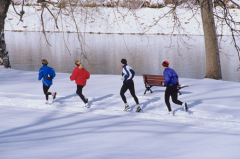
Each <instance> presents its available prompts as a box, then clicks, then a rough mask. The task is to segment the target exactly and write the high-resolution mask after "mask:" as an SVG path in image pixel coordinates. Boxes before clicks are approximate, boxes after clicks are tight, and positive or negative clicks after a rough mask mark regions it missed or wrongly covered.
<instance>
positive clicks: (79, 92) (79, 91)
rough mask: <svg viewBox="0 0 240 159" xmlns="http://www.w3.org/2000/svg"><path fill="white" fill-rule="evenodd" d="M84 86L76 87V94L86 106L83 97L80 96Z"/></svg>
mask: <svg viewBox="0 0 240 159" xmlns="http://www.w3.org/2000/svg"><path fill="white" fill-rule="evenodd" d="M83 87H84V86H81V85H77V91H76V93H77V94H78V95H79V97H80V98H81V99H82V101H83V102H84V103H85V104H86V103H87V101H86V99H85V97H84V95H83V94H82V89H83Z"/></svg>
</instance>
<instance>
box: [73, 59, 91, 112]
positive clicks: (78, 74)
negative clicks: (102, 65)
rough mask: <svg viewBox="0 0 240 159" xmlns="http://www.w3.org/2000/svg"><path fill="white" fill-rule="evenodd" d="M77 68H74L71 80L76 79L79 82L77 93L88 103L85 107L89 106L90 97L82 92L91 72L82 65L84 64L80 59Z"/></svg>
mask: <svg viewBox="0 0 240 159" xmlns="http://www.w3.org/2000/svg"><path fill="white" fill-rule="evenodd" d="M75 66H76V68H75V69H74V70H73V73H72V75H71V76H70V79H71V81H73V80H75V83H76V84H77V91H76V93H77V94H78V95H79V97H80V98H81V99H82V101H83V102H84V103H85V104H86V105H85V107H87V108H89V105H88V98H85V97H84V95H83V94H82V89H83V87H84V86H85V85H86V83H87V79H89V78H90V74H89V72H88V71H87V70H86V69H85V68H83V67H82V64H81V63H80V62H79V61H76V62H75Z"/></svg>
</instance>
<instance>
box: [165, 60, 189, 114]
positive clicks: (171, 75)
mask: <svg viewBox="0 0 240 159" xmlns="http://www.w3.org/2000/svg"><path fill="white" fill-rule="evenodd" d="M162 65H163V69H164V71H163V76H164V80H165V82H164V83H162V85H164V86H166V87H167V88H166V90H165V103H166V105H167V107H168V111H169V114H173V112H172V109H171V105H170V102H169V98H170V96H171V98H172V101H173V103H175V104H178V105H182V106H184V109H185V111H187V110H188V107H187V103H183V102H181V101H179V100H178V89H177V86H178V75H177V73H176V72H175V71H174V70H173V69H171V68H169V67H168V65H169V62H168V61H163V63H162Z"/></svg>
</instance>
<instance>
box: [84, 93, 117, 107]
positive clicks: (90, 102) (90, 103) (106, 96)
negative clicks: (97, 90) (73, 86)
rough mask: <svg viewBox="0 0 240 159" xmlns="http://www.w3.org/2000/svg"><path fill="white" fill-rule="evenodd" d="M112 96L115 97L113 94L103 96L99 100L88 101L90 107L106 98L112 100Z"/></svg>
mask: <svg viewBox="0 0 240 159" xmlns="http://www.w3.org/2000/svg"><path fill="white" fill-rule="evenodd" d="M112 96H113V94H108V95H105V96H102V97H99V98H93V99H92V100H90V101H88V105H89V107H91V105H92V103H94V102H98V101H101V100H104V99H106V98H110V97H112Z"/></svg>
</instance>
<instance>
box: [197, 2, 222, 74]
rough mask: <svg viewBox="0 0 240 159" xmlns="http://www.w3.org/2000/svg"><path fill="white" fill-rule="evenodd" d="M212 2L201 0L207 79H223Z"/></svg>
mask: <svg viewBox="0 0 240 159" xmlns="http://www.w3.org/2000/svg"><path fill="white" fill-rule="evenodd" d="M212 6H213V5H212V0H200V8H201V15H202V25H203V31H204V41H205V52H206V76H205V78H212V79H222V76H221V66H220V56H219V48H218V38H217V33H216V27H215V22H214V16H213V9H212Z"/></svg>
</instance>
